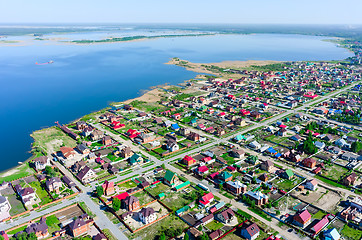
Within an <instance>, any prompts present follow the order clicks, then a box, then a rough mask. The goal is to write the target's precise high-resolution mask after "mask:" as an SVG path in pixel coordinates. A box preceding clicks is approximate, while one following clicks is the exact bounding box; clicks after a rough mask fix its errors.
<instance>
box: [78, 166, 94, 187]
mask: <svg viewBox="0 0 362 240" xmlns="http://www.w3.org/2000/svg"><path fill="white" fill-rule="evenodd" d="M95 176H96V173H95V172H94V170H93V169H91V168H90V167H88V166H84V167H83V168H82V169H81V170H80V171H79V172H78V174H77V178H78V179H79V180H80V181H81V182H83V183H89V182H91V181H92V180H93V178H94V177H95Z"/></svg>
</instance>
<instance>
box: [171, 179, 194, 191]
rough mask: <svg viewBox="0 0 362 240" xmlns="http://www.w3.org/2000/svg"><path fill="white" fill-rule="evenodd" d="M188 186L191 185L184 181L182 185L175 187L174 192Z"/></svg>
mask: <svg viewBox="0 0 362 240" xmlns="http://www.w3.org/2000/svg"><path fill="white" fill-rule="evenodd" d="M190 184H191V183H190V181H186V182H184V183H181V184H179V185H177V186H176V187H175V190H176V192H178V191H181V190H182V189H184V188H187V187H188V186H190Z"/></svg>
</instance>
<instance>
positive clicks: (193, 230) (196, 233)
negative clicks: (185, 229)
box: [189, 227, 202, 239]
mask: <svg viewBox="0 0 362 240" xmlns="http://www.w3.org/2000/svg"><path fill="white" fill-rule="evenodd" d="M189 232H190V235H191V236H193V237H194V238H195V239H197V238H198V237H199V236H201V235H202V232H201V231H199V230H198V229H196V228H194V227H191V228H190V229H189Z"/></svg>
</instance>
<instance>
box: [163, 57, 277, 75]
mask: <svg viewBox="0 0 362 240" xmlns="http://www.w3.org/2000/svg"><path fill="white" fill-rule="evenodd" d="M274 63H282V61H273V60H247V61H222V62H218V63H192V62H189V61H187V60H182V59H179V58H172V59H171V60H170V61H168V62H167V63H165V64H170V65H176V66H180V67H184V68H185V69H186V70H188V71H193V72H198V73H206V74H215V72H213V71H210V70H209V69H207V68H206V67H205V66H211V65H212V66H216V67H220V68H236V69H241V68H247V67H251V66H265V65H269V64H274Z"/></svg>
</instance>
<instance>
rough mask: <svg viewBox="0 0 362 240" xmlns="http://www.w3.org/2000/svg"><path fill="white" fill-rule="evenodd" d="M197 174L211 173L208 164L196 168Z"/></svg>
mask: <svg viewBox="0 0 362 240" xmlns="http://www.w3.org/2000/svg"><path fill="white" fill-rule="evenodd" d="M196 172H197V174H199V175H204V174H208V173H209V168H208V167H206V166H200V167H198V168H197V169H196Z"/></svg>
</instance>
